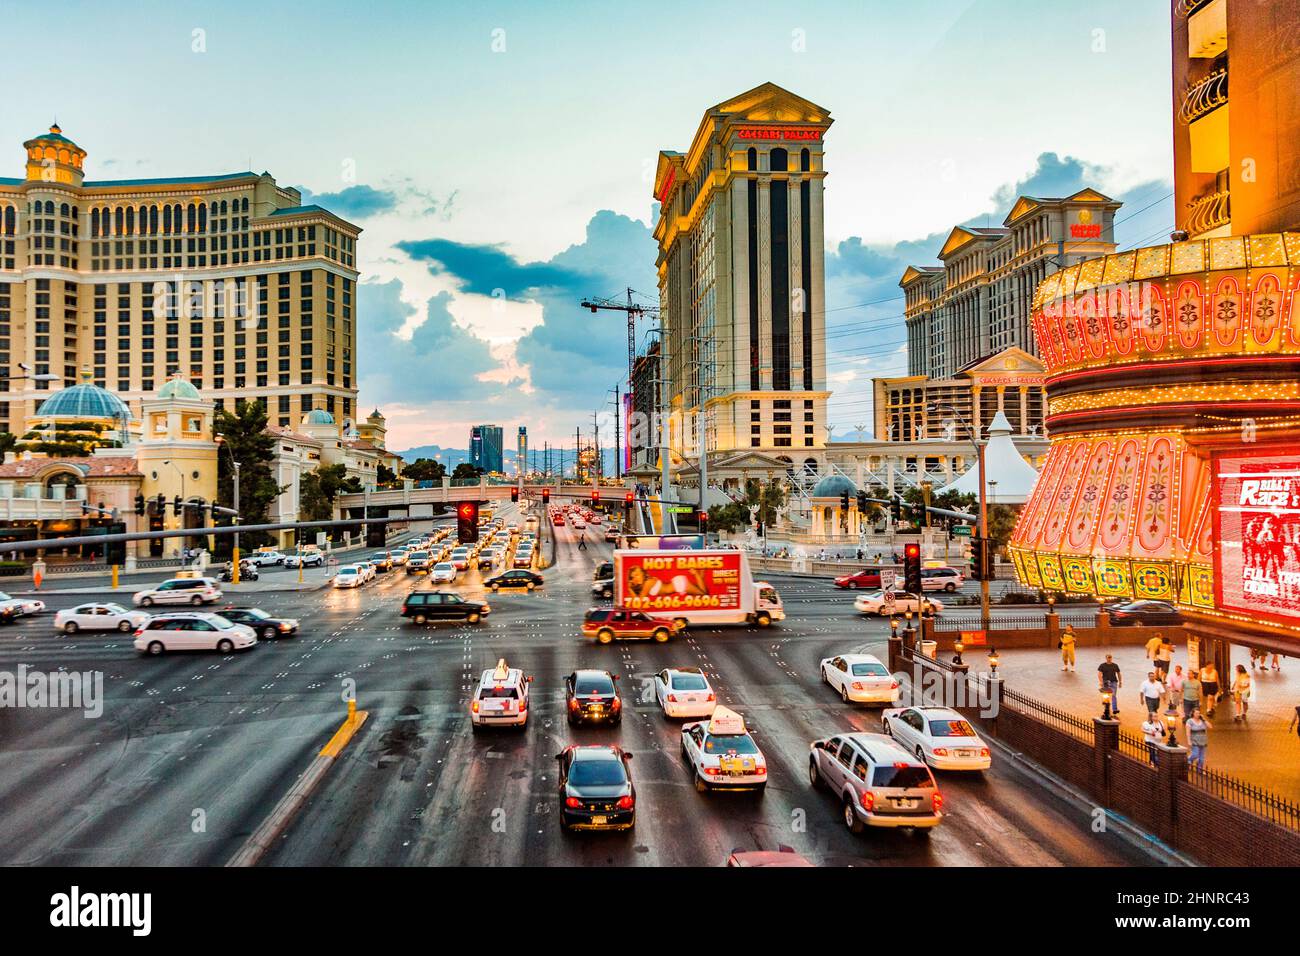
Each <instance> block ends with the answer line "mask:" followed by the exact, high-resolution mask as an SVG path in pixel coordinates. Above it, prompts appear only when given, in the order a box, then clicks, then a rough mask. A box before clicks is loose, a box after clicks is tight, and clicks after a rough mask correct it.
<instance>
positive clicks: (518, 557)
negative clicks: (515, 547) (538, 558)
mask: <svg viewBox="0 0 1300 956" xmlns="http://www.w3.org/2000/svg"><path fill="white" fill-rule="evenodd" d="M511 563H512V564H513V565H514V566H515V567H516V568H531V567H532V566H533V552H531V551H524V550H520V551H516V552H515V557H514V560H513V561H512V562H511Z"/></svg>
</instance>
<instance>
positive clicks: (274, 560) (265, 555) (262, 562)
mask: <svg viewBox="0 0 1300 956" xmlns="http://www.w3.org/2000/svg"><path fill="white" fill-rule="evenodd" d="M246 560H248V561H249V562H251V563H252V564H255V565H257V566H258V567H259V568H265V567H267V566H273V565H277V564H284V555H283V554H281V553H280V552H279V551H275V550H268V551H262V550H260V549H259V550H257V551H254V552H253V553H252V554H250V555H248V557H247V559H246Z"/></svg>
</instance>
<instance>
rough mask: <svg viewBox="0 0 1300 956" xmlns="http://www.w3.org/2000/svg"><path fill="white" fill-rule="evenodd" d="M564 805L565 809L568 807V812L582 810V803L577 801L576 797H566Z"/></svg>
mask: <svg viewBox="0 0 1300 956" xmlns="http://www.w3.org/2000/svg"><path fill="white" fill-rule="evenodd" d="M564 805H565V806H566V807H568V808H569V809H570V810H581V809H582V801H581V800H579V799H578V798H577V797H568V798H566V799H565V801H564Z"/></svg>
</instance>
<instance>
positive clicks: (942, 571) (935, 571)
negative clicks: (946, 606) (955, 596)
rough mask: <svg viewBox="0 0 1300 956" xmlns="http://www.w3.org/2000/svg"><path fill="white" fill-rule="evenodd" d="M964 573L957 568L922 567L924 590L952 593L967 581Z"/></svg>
mask: <svg viewBox="0 0 1300 956" xmlns="http://www.w3.org/2000/svg"><path fill="white" fill-rule="evenodd" d="M965 580H966V579H965V578H964V577H962V573H961V572H960V571H958V570H957V569H956V568H922V569H921V590H922V591H947V592H948V593H949V594H952V593H953V592H954V591H956V590H958V589H959V588H960V587H961V586H962V584H963V583H964V582H965Z"/></svg>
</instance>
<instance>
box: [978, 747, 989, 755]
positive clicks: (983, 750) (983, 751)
mask: <svg viewBox="0 0 1300 956" xmlns="http://www.w3.org/2000/svg"><path fill="white" fill-rule="evenodd" d="M988 755H989V748H988V747H981V748H980V756H981V757H987V756H988Z"/></svg>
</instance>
